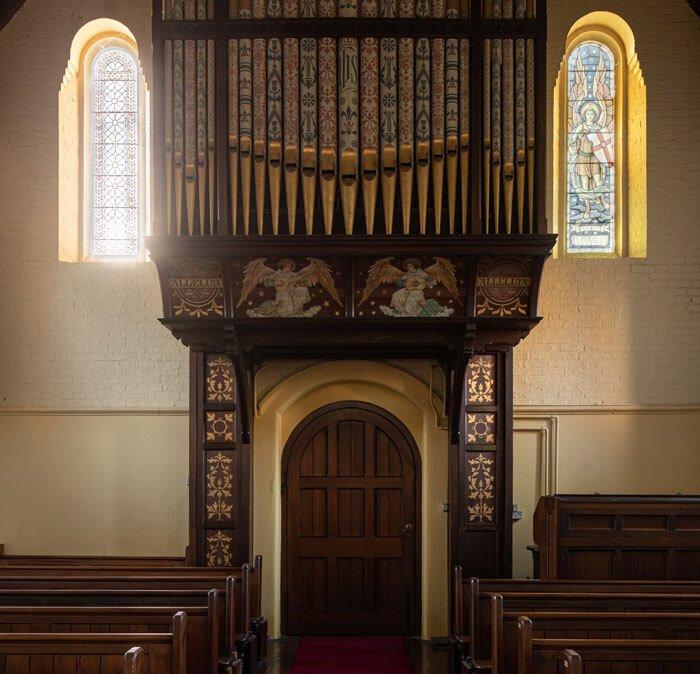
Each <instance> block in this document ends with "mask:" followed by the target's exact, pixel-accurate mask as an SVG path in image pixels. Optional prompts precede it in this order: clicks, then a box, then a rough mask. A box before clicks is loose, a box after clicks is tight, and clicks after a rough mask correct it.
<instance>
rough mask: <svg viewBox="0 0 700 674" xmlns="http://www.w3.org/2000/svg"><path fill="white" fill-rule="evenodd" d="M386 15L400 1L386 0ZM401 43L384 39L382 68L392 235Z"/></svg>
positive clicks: (384, 164) (384, 163) (387, 220)
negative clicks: (398, 57)
mask: <svg viewBox="0 0 700 674" xmlns="http://www.w3.org/2000/svg"><path fill="white" fill-rule="evenodd" d="M381 15H382V18H393V17H395V16H396V0H383V2H382V5H381ZM397 54H398V48H397V42H396V39H395V38H389V37H385V38H382V41H381V47H380V54H379V60H380V67H379V80H380V85H379V86H380V89H379V102H380V120H381V152H382V156H381V174H382V205H383V206H384V229H385V231H386V233H387V234H391V233H392V231H393V227H394V205H395V203H396V180H397V160H398V153H397V151H396V141H397V132H398V108H397V68H398V63H397Z"/></svg>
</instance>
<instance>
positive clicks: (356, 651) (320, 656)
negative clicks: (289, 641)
mask: <svg viewBox="0 0 700 674" xmlns="http://www.w3.org/2000/svg"><path fill="white" fill-rule="evenodd" d="M292 674H413V667H411V660H410V659H409V657H408V652H407V651H406V646H405V644H404V642H403V639H402V638H401V637H304V638H303V639H302V640H301V644H299V650H298V651H297V655H296V658H295V659H294V665H292Z"/></svg>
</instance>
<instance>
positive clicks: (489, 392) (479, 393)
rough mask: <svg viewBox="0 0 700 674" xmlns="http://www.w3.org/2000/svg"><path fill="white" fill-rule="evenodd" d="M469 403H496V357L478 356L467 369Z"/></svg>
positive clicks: (470, 362)
mask: <svg viewBox="0 0 700 674" xmlns="http://www.w3.org/2000/svg"><path fill="white" fill-rule="evenodd" d="M467 403H468V404H471V405H495V404H496V357H495V356H477V357H476V358H472V359H471V360H470V361H469V367H468V369H467Z"/></svg>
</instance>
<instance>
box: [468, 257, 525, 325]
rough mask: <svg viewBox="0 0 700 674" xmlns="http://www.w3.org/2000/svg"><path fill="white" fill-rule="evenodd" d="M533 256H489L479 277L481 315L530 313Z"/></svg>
mask: <svg viewBox="0 0 700 674" xmlns="http://www.w3.org/2000/svg"><path fill="white" fill-rule="evenodd" d="M531 276H532V258H530V257H524V258H512V259H508V258H505V259H503V258H485V259H483V260H482V261H481V263H480V264H479V274H478V277H477V280H476V315H477V316H498V317H499V318H503V317H505V316H526V315H527V312H528V310H529V295H530V285H531Z"/></svg>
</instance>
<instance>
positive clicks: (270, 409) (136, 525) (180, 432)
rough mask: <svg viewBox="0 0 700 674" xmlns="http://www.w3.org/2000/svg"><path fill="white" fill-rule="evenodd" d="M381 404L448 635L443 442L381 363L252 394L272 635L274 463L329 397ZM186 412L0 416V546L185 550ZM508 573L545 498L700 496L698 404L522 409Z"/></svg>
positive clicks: (517, 565) (421, 390)
mask: <svg viewBox="0 0 700 674" xmlns="http://www.w3.org/2000/svg"><path fill="white" fill-rule="evenodd" d="M341 400H362V401H366V402H371V403H373V404H376V405H379V406H381V407H384V408H385V409H387V410H388V411H389V412H391V413H392V414H394V415H395V416H396V417H398V418H399V419H401V421H403V423H404V424H406V426H407V427H408V429H409V430H410V431H411V433H412V434H413V437H414V439H415V440H416V443H417V445H418V447H419V448H420V451H421V456H422V461H423V503H422V508H421V512H422V517H423V541H422V546H421V547H422V578H423V587H422V593H423V635H424V636H426V637H427V636H436V635H444V634H446V630H447V625H446V616H447V592H448V585H447V516H446V515H445V513H443V512H442V511H441V508H440V506H441V504H442V503H443V502H444V501H446V500H447V496H446V494H447V449H446V447H447V438H446V434H445V431H443V430H440V429H438V428H437V427H436V424H435V417H434V415H433V413H432V411H431V407H430V401H429V397H428V390H427V387H426V386H425V384H423V383H421V382H420V381H418V380H417V379H415V378H414V377H412V376H411V375H410V374H408V373H407V372H405V371H400V370H398V369H396V368H393V367H391V366H389V365H384V364H378V363H362V364H360V363H334V364H332V365H331V364H330V363H326V364H319V365H316V366H313V367H311V368H308V369H305V370H302V371H299V372H296V373H294V374H293V375H292V376H290V377H288V378H287V379H284V380H283V381H282V382H281V383H280V384H278V385H277V386H276V387H275V388H274V389H272V390H271V391H270V392H269V393H268V394H267V395H266V397H265V398H264V399H263V400H262V402H261V405H260V412H259V416H258V418H257V419H256V442H255V449H254V464H253V467H254V526H253V536H254V540H253V549H254V551H255V552H256V553H261V554H263V555H264V556H265V561H266V565H265V582H264V588H265V592H264V597H263V610H264V612H265V615H267V616H268V617H269V619H270V627H271V634H272V635H277V634H278V633H279V624H280V563H281V536H280V530H281V529H280V527H281V494H280V484H281V474H280V467H281V458H282V451H283V449H284V445H285V442H286V440H287V438H288V437H289V435H290V434H291V432H292V431H293V429H294V428H295V426H296V425H297V424H298V423H299V422H300V421H301V420H302V419H303V418H304V417H305V416H306V415H307V414H309V413H310V412H313V411H314V410H315V409H317V408H319V407H321V406H323V405H326V404H328V403H331V402H335V401H341ZM187 426H188V421H187V413H186V412H184V411H179V412H177V413H167V414H156V413H153V414H150V413H145V412H127V413H119V414H115V413H95V412H90V413H76V412H74V411H70V412H60V411H55V412H48V411H42V412H33V413H27V412H21V411H15V412H12V411H10V410H3V411H2V413H0V543H4V544H5V551H6V552H7V553H8V554H57V555H62V554H64V555H70V554H73V555H76V554H77V555H80V554H84V555H101V554H104V555H181V554H183V551H184V548H185V546H186V544H187V511H188V508H187V487H186V486H185V480H186V476H187V439H188V432H187ZM514 475H515V478H514V501H515V502H516V503H517V504H518V506H519V508H520V509H521V510H522V511H523V514H524V517H523V519H522V520H521V521H519V522H516V523H514V527H513V532H514V533H513V535H514V575H516V576H519V577H525V576H528V575H531V574H532V562H531V558H530V553H529V552H528V551H527V550H526V546H527V545H528V544H529V543H530V542H531V541H532V513H533V511H534V508H535V505H536V504H537V500H538V498H539V496H540V495H542V494H545V493H554V492H556V491H559V492H560V493H564V492H569V493H577V492H578V493H586V492H593V491H599V492H601V493H605V492H608V493H613V492H617V493H676V492H679V491H680V492H684V493H696V494H697V493H699V492H700V407H697V406H695V407H674V408H666V407H643V408H610V407H608V408H606V407H600V408H537V409H533V408H518V409H516V418H515V438H514Z"/></svg>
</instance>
